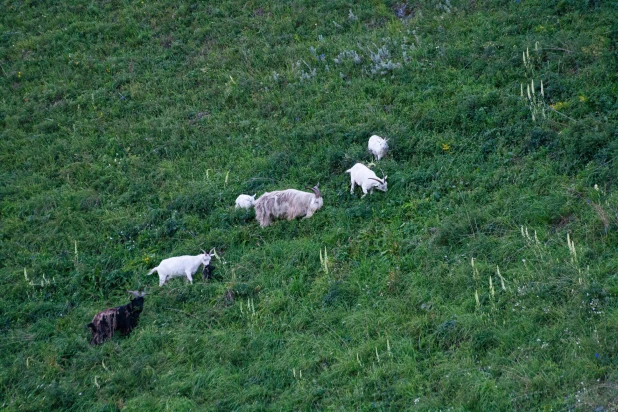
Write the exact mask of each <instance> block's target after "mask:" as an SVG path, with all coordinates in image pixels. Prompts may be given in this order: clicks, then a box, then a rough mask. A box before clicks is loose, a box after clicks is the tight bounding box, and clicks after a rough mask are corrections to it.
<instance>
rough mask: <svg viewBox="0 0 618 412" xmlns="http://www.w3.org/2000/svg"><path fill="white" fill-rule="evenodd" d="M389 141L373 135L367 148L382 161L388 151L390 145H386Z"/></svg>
mask: <svg viewBox="0 0 618 412" xmlns="http://www.w3.org/2000/svg"><path fill="white" fill-rule="evenodd" d="M387 141H388V139H383V138H381V137H380V136H378V135H375V134H374V135H373V136H371V137H370V138H369V143H368V144H367V148H368V149H369V151H370V152H371V153H372V154H373V155H374V156H375V157H377V158H378V160H380V159H381V158H383V157H384V155H386V151H387V150H388V144H387V143H386V142H387Z"/></svg>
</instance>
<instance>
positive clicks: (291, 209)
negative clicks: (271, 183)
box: [255, 184, 324, 227]
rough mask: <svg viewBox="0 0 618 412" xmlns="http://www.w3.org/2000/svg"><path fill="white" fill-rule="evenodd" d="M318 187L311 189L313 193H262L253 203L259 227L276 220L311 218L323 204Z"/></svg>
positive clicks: (283, 191) (298, 191) (289, 191)
mask: <svg viewBox="0 0 618 412" xmlns="http://www.w3.org/2000/svg"><path fill="white" fill-rule="evenodd" d="M318 186H319V184H318V185H316V186H315V187H313V188H312V189H311V190H312V191H313V193H307V192H302V191H300V190H295V189H287V190H277V191H275V192H266V193H264V194H263V195H262V196H260V197H259V198H258V200H256V201H255V217H256V219H257V220H258V222H260V226H262V227H265V226H268V225H270V224H271V223H272V220H273V219H276V218H286V219H287V220H292V219H294V218H297V217H300V216H304V217H305V218H308V217H311V216H313V214H314V213H315V212H316V211H317V210H318V209H320V208H321V207H322V205H323V204H324V200H323V199H322V194H321V193H320V190H319V189H318Z"/></svg>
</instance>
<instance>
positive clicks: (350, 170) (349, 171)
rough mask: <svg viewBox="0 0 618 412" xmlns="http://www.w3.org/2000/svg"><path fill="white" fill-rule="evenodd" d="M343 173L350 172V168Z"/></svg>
mask: <svg viewBox="0 0 618 412" xmlns="http://www.w3.org/2000/svg"><path fill="white" fill-rule="evenodd" d="M344 173H352V169H348V170H346V171H345V172H344Z"/></svg>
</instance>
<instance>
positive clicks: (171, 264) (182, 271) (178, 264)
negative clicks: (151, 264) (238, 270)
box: [148, 249, 215, 286]
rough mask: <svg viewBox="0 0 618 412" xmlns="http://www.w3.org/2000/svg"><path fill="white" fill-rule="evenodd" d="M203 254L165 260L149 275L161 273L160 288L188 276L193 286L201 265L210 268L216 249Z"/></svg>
mask: <svg viewBox="0 0 618 412" xmlns="http://www.w3.org/2000/svg"><path fill="white" fill-rule="evenodd" d="M202 252H203V253H201V254H199V255H197V256H176V257H171V258H168V259H163V260H162V261H161V263H159V266H157V267H156V268H153V269H152V270H151V271H150V272H148V274H149V275H152V274H153V273H154V272H158V273H159V286H163V285H165V282H167V281H168V280H169V279H171V278H175V277H179V276H186V278H187V280H188V281H189V282H191V284H193V275H194V274H195V272H197V269H198V268H199V267H200V265H204V266H208V264H209V263H210V259H211V258H212V257H213V256H215V254H214V249H213V250H211V251H210V253H206V252H204V251H202Z"/></svg>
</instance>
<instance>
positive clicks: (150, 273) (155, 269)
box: [146, 266, 159, 276]
mask: <svg viewBox="0 0 618 412" xmlns="http://www.w3.org/2000/svg"><path fill="white" fill-rule="evenodd" d="M157 269H159V266H157V267H156V268H153V269H152V270H151V271H150V272H148V275H152V274H153V273H155V272H156V271H157ZM148 275H146V276H148Z"/></svg>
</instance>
